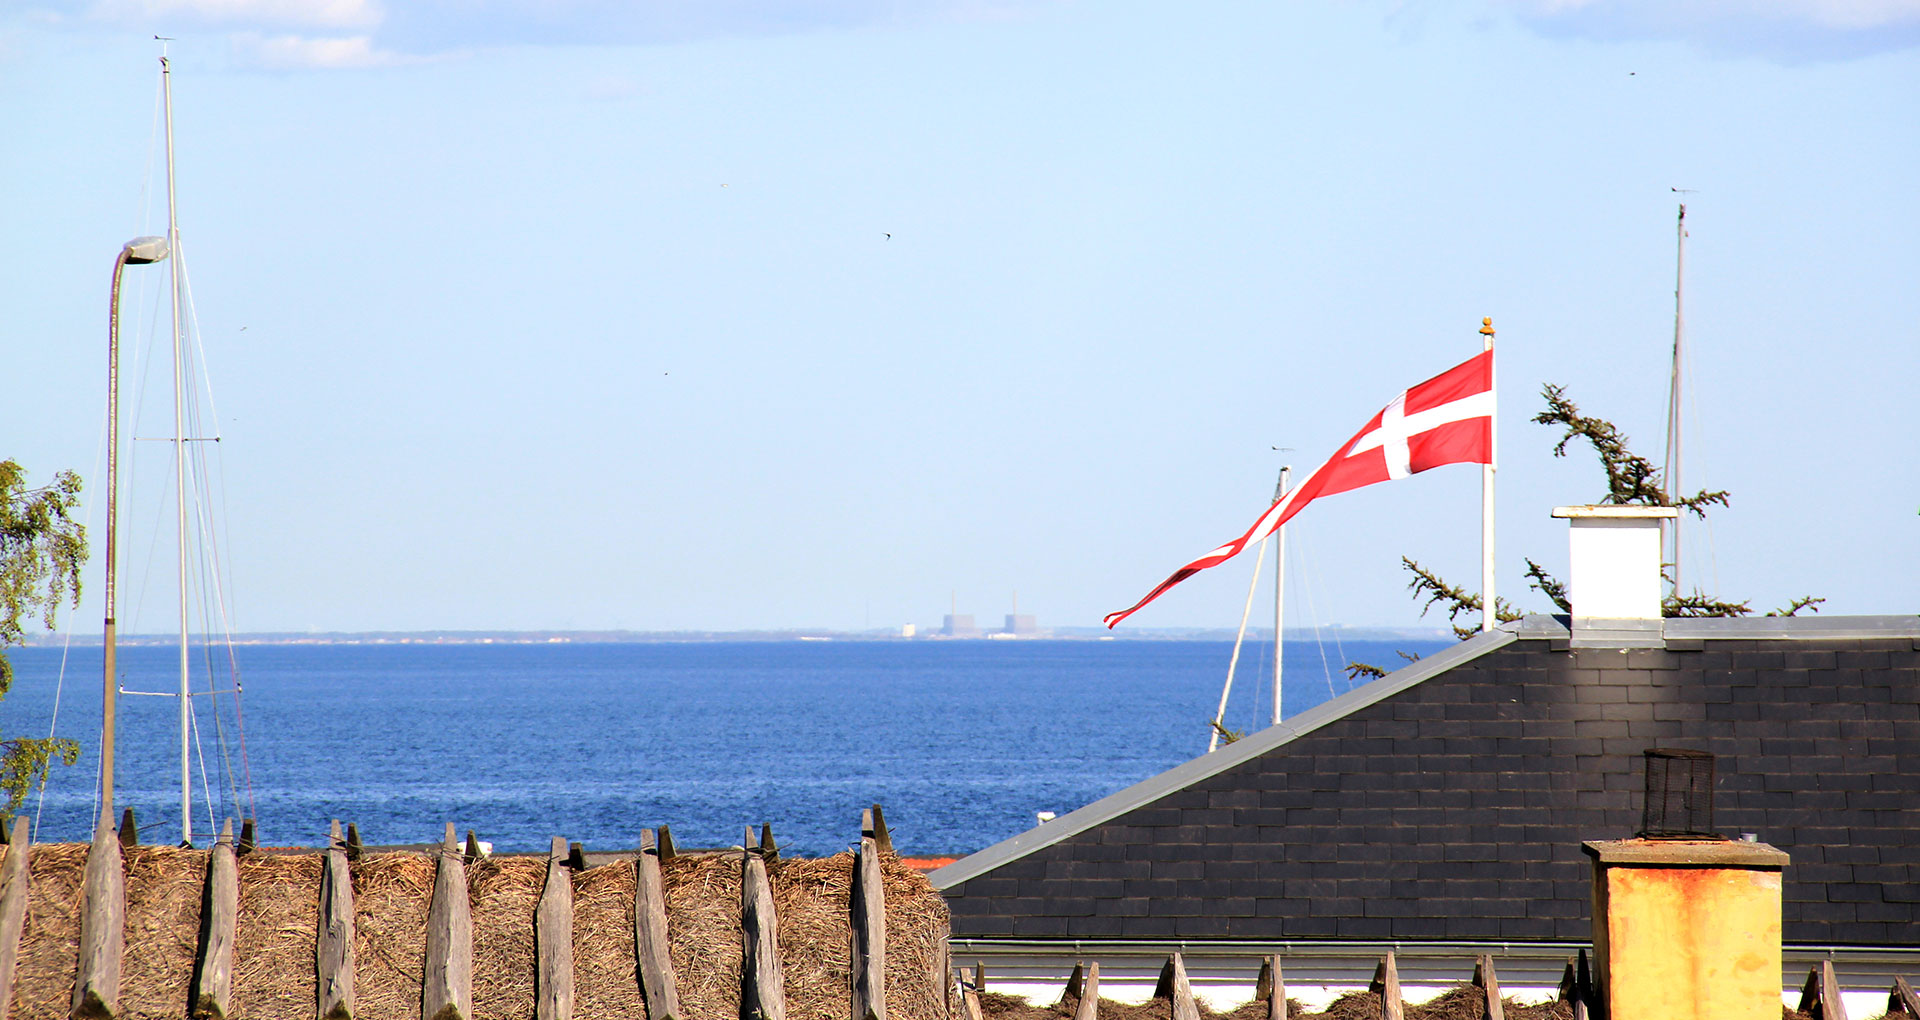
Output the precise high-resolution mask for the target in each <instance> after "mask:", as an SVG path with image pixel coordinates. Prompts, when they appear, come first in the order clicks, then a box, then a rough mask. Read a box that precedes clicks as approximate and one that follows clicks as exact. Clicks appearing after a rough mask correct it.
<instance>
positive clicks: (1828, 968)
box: [1799, 960, 1847, 1020]
mask: <svg viewBox="0 0 1920 1020" xmlns="http://www.w3.org/2000/svg"><path fill="white" fill-rule="evenodd" d="M1799 1008H1800V1012H1802V1013H1805V1014H1807V1015H1808V1016H1811V1017H1813V1020H1847V1004H1846V1003H1845V1002H1844V1001H1842V1000H1841V998H1840V981H1839V979H1838V978H1836V977H1834V974H1833V961H1832V960H1821V961H1820V962H1819V963H1817V964H1815V965H1814V966H1813V967H1812V968H1811V969H1810V970H1808V971H1807V983H1806V985H1805V986H1804V987H1802V988H1801V989H1800V1007H1799Z"/></svg>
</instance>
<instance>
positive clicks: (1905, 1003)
mask: <svg viewBox="0 0 1920 1020" xmlns="http://www.w3.org/2000/svg"><path fill="white" fill-rule="evenodd" d="M1887 1012H1888V1013H1889V1014H1892V1013H1905V1014H1906V1015H1908V1016H1910V1017H1914V1018H1915V1020H1920V996H1915V995H1914V994H1913V986H1912V985H1909V984H1907V979H1906V978H1903V977H1898V976H1896V977H1894V979H1893V988H1892V989H1891V990H1889V991H1888V992H1887ZM0 1020H6V1015H5V1014H3V1013H0Z"/></svg>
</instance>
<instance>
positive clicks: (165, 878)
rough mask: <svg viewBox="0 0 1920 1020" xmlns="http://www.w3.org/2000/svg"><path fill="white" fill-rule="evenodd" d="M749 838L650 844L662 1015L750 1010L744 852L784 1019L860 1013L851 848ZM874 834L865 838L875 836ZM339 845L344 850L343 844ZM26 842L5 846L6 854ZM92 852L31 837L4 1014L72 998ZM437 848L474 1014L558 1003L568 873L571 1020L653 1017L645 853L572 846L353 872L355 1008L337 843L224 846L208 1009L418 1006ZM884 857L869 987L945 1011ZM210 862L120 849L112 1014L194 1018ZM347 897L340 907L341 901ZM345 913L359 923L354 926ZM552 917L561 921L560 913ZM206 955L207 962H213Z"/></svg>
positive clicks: (844, 1017)
mask: <svg viewBox="0 0 1920 1020" xmlns="http://www.w3.org/2000/svg"><path fill="white" fill-rule="evenodd" d="M763 832H764V830H763ZM757 843H758V841H755V844H756V845H755V846H754V847H753V849H752V850H750V851H747V850H735V851H733V852H731V853H720V854H709V853H692V854H689V853H679V854H674V855H673V856H671V857H666V858H665V859H662V855H658V854H656V855H650V856H649V860H650V862H651V864H652V866H653V867H655V868H657V869H658V880H659V883H660V890H661V895H660V900H661V902H662V903H663V904H664V907H665V910H664V914H665V929H666V947H665V948H666V956H667V958H668V959H669V960H670V962H671V968H670V969H667V968H665V967H662V968H661V969H662V976H661V977H660V978H658V980H661V981H665V982H668V983H670V985H671V987H672V989H673V991H674V992H675V993H676V994H677V999H678V1002H677V1007H676V1008H675V1009H674V1010H673V1011H672V1012H671V1014H670V1015H671V1016H673V1017H675V1018H676V1020H739V1017H740V1012H741V977H742V967H741V962H742V949H741V947H742V938H743V932H744V930H745V929H743V926H742V915H743V911H742V901H741V888H742V886H741V877H742V873H743V871H745V870H746V867H747V865H746V864H745V863H744V860H743V859H746V858H750V859H751V861H752V862H753V864H756V865H758V866H759V868H760V869H764V872H765V876H766V883H767V890H768V897H769V901H770V904H771V908H772V909H771V915H772V920H773V929H772V930H771V932H770V934H771V935H772V936H773V938H772V939H771V940H770V941H771V942H773V943H774V944H776V945H777V946H778V968H779V970H780V972H781V973H782V974H783V976H784V987H783V989H782V991H783V995H782V1002H783V1006H784V1009H785V1013H786V1016H787V1018H788V1020H858V1018H854V1017H853V1016H852V1015H851V1011H852V1008H853V1007H852V1002H853V999H852V995H853V988H854V985H853V962H852V949H851V947H852V946H853V945H854V943H855V939H854V933H853V921H852V918H853V909H852V908H853V905H854V895H853V887H854V882H855V874H856V872H855V868H856V860H855V855H854V854H853V853H841V854H836V855H834V856H832V857H827V858H822V859H817V860H809V859H802V858H793V857H776V856H773V855H762V854H761V853H760V850H759V847H758V845H757ZM867 845H868V846H869V847H871V846H872V845H873V844H872V840H871V837H869V838H868V843H867ZM338 846H339V850H338V853H339V855H340V856H341V857H342V858H343V859H344V857H345V856H346V853H347V845H346V842H345V841H342V842H341V843H339V844H338ZM15 850H16V848H14V847H0V854H12V853H13V852H14V851H15ZM87 850H88V848H87V847H86V846H85V845H81V844H41V845H37V846H33V847H32V848H31V852H30V855H29V856H28V862H27V868H26V874H27V879H28V883H27V884H28V887H29V889H30V896H29V898H28V900H27V904H26V910H25V913H24V917H23V924H22V930H21V938H20V941H19V948H18V951H17V963H16V967H15V975H14V982H13V989H12V991H13V994H12V996H11V999H10V1002H9V1005H10V1006H11V1010H10V1015H9V1016H8V1018H7V1020H66V1018H67V1017H68V1016H69V1015H70V1013H71V1011H72V1008H73V992H74V981H75V976H76V973H77V963H78V956H79V953H78V948H79V942H80V929H81V917H82V914H83V910H84V899H85V897H84V890H83V874H84V870H85V866H86V859H87ZM556 853H557V851H556ZM443 854H444V855H445V860H446V862H447V865H446V866H450V867H451V868H452V869H453V871H452V875H453V876H455V879H454V880H455V881H456V882H458V884H459V886H460V889H459V891H460V892H461V893H464V894H465V895H464V898H465V900H466V903H467V907H468V912H469V915H470V921H471V942H472V960H471V993H470V994H471V999H470V1003H469V1004H463V1005H465V1006H466V1008H465V1009H463V1010H462V1011H461V1015H462V1017H463V1020H529V1018H532V1017H535V1016H536V1015H540V1014H542V1013H553V1009H554V1006H555V1005H557V1003H549V1004H547V1005H544V1006H543V1005H542V1004H541V1003H540V1002H539V993H540V990H541V987H542V986H541V984H540V981H539V979H538V976H537V975H538V974H539V970H540V966H541V964H540V961H541V957H542V955H543V954H542V943H541V941H540V940H539V938H537V936H536V933H537V932H538V931H539V930H540V929H539V928H538V926H537V920H536V919H537V916H538V915H539V914H540V912H541V911H540V904H541V901H542V895H543V893H546V892H548V890H549V882H550V881H563V882H565V883H567V888H566V890H565V893H564V895H562V894H561V893H560V892H559V891H557V890H556V891H555V892H554V895H551V896H549V897H548V902H549V911H548V913H549V915H550V918H551V917H555V916H562V914H563V912H560V911H559V910H558V907H557V906H555V904H556V903H557V902H558V901H559V899H566V898H570V899H571V904H572V917H571V925H570V929H571V930H570V936H571V937H570V940H569V941H568V943H567V945H566V948H567V949H568V950H570V952H571V955H572V966H571V977H572V989H571V993H572V994H571V1005H572V1009H571V1013H572V1015H573V1016H577V1017H593V1018H595V1020H602V1018H605V1020H650V1018H649V1009H648V1006H649V1003H648V1001H647V1000H646V998H645V997H644V996H643V992H642V973H641V968H640V965H639V956H638V955H637V954H636V952H635V945H636V940H635V923H636V918H635V911H634V906H635V903H634V901H635V895H634V894H635V888H636V877H637V876H636V870H637V865H636V862H635V861H633V860H620V861H616V862H614V863H611V864H603V865H601V866H599V867H594V868H586V869H577V868H575V867H573V866H572V863H574V862H573V860H572V858H573V856H574V855H572V854H571V853H569V855H568V861H567V862H566V863H565V864H563V865H555V864H552V863H551V862H550V857H549V856H548V855H542V856H538V857H501V856H496V857H491V858H482V859H480V860H477V861H473V862H471V863H469V862H466V861H464V859H463V857H464V855H462V854H461V853H460V852H459V848H457V847H456V848H455V849H453V850H452V851H451V852H449V851H447V850H444V849H442V850H440V851H439V852H438V853H436V854H425V853H412V852H398V853H370V852H369V853H362V854H360V855H359V856H358V859H357V860H354V861H352V862H351V864H350V865H349V866H348V869H347V870H348V872H349V875H350V878H351V889H350V890H349V891H350V893H351V905H352V914H351V921H352V923H351V943H350V944H351V948H352V954H351V959H352V964H351V966H352V971H351V978H352V982H351V983H352V997H351V1000H350V1007H345V1006H343V1004H342V1003H341V1002H340V1001H339V1000H337V999H333V1000H329V999H325V998H323V996H322V995H321V993H320V987H319V984H318V980H317V973H318V971H317V967H318V963H317V961H318V960H319V958H320V952H319V948H320V945H321V941H322V939H321V936H322V926H321V916H322V895H321V892H322V889H321V887H322V873H323V871H324V870H325V868H326V862H327V856H328V854H327V852H325V851H321V852H314V853H302V854H277V853H267V852H261V851H257V850H256V851H255V852H252V853H248V854H243V855H239V856H238V857H237V858H236V859H230V860H231V866H232V868H233V873H232V880H233V881H234V883H235V884H237V886H238V889H237V909H236V910H235V917H236V921H237V923H236V924H235V926H234V929H233V931H232V934H231V938H232V951H231V965H230V976H229V977H228V978H226V979H225V981H224V982H221V981H219V980H216V979H217V977H218V975H217V974H203V975H202V976H201V981H200V985H199V986H198V991H199V992H200V993H202V995H203V997H205V996H206V995H209V994H211V995H212V997H211V998H210V999H208V1000H207V1002H208V1004H209V1005H213V1004H218V1005H219V1006H220V1007H221V1009H222V1011H223V1012H224V1013H225V1014H226V1015H228V1016H232V1017H236V1018H240V1017H244V1018H247V1020H313V1018H314V1017H316V1016H318V1015H321V1014H322V1013H323V1012H324V1011H326V1010H329V1009H332V1010H333V1011H334V1012H333V1016H334V1017H335V1018H336V1020H339V1018H342V1017H344V1016H349V1015H350V1016H351V1017H352V1018H353V1020H423V1016H422V1013H423V1005H424V1003H423V995H424V993H425V992H426V991H427V989H426V986H425V982H424V979H425V977H426V973H427V957H428V942H429V938H428V932H429V914H430V912H431V910H432V907H433V902H434V891H435V872H436V868H437V867H440V866H442V864H441V860H439V859H437V858H439V857H440V856H441V855H443ZM0 860H4V858H0ZM874 862H875V864H876V865H877V872H878V875H877V877H878V882H879V885H880V887H881V894H880V896H878V897H869V900H870V901H871V900H872V899H878V900H879V901H880V902H882V903H884V911H883V915H884V923H885V925H884V945H885V952H884V957H883V958H881V957H879V955H878V954H876V962H881V960H882V959H883V961H884V962H883V964H882V965H883V966H884V982H883V983H882V985H881V989H880V991H881V995H879V996H875V998H876V999H879V1001H881V1002H883V1003H884V1007H883V1008H884V1009H885V1012H886V1017H887V1018H888V1020H947V1009H946V996H945V988H944V976H945V971H946V963H945V956H944V953H945V946H946V939H947V934H948V929H947V912H946V905H945V903H944V901H943V900H942V899H941V898H940V896H939V894H938V893H936V892H934V891H933V889H932V887H931V886H930V885H929V884H928V883H927V881H926V879H925V878H924V877H923V876H922V875H920V874H919V873H917V872H915V871H913V870H912V869H909V868H907V867H906V866H905V865H903V864H901V863H900V861H899V859H898V858H897V857H895V856H894V855H893V854H892V853H891V852H888V851H885V850H881V851H879V852H877V853H874ZM210 863H211V855H210V854H209V852H208V851H205V850H191V849H181V848H176V847H165V846H133V847H127V848H125V850H124V858H123V864H122V867H123V871H124V877H125V890H126V912H125V920H124V928H123V932H124V946H125V954H124V961H123V967H122V972H121V977H120V988H119V1007H120V1008H119V1010H118V1011H117V1013H116V1016H117V1017H120V1018H128V1020H162V1018H167V1020H184V1018H187V1017H189V1015H190V1005H191V1002H190V1000H192V999H193V997H194V996H195V994H196V984H195V973H196V963H197V960H198V959H199V957H201V956H202V955H204V954H205V953H206V950H205V949H204V948H203V943H204V940H205V939H206V938H207V935H206V933H207V931H208V930H209V929H208V925H209V924H210V915H211V913H212V912H211V911H208V910H206V909H204V907H203V903H205V902H206V896H207V890H208V889H209V888H210V885H211V884H210V882H209V866H210ZM223 867H224V866H223ZM459 878H464V882H459V881H458V880H459ZM219 881H220V882H225V881H227V879H225V878H221V879H220V880H219ZM556 897H557V898H558V899H556ZM340 902H341V904H342V905H343V906H344V905H345V903H346V902H347V900H346V899H345V898H344V897H342V898H341V899H340ZM340 927H341V929H342V930H341V934H342V935H345V934H347V932H346V930H345V929H346V926H345V925H344V924H343V925H341V926H340ZM549 929H550V930H564V929H558V928H555V927H554V922H553V921H552V920H549ZM875 941H878V939H875ZM549 948H550V949H553V950H555V951H554V952H550V953H548V954H547V955H549V956H552V957H556V958H560V957H564V956H565V955H566V954H564V953H559V952H557V947H555V946H550V947H549ZM337 955H338V956H344V955H345V954H337ZM210 959H211V958H210ZM200 966H201V969H202V970H206V965H205V964H204V963H202V964H200ZM549 966H552V964H551V963H550V964H549ZM553 987H554V988H556V989H559V988H561V987H563V983H560V982H556V983H555V984H554V985H553ZM216 990H217V993H216ZM662 1004H664V1003H662ZM203 1015H204V1014H203ZM553 1015H556V1016H557V1015H558V1014H557V1013H555V1014H553ZM652 1020H663V1018H662V1017H657V1016H656V1017H654V1018H652Z"/></svg>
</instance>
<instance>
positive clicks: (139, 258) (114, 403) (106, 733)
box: [100, 237, 169, 819]
mask: <svg viewBox="0 0 1920 1020" xmlns="http://www.w3.org/2000/svg"><path fill="white" fill-rule="evenodd" d="M168 253H169V250H168V247H167V239H166V238H164V237H136V238H134V239H133V240H131V241H128V242H127V243H126V246H125V247H123V248H121V249H120V253H119V254H118V255H115V256H114V258H113V295H112V298H111V307H110V308H109V309H108V311H107V622H106V633H105V635H104V644H105V653H104V655H103V658H104V659H105V663H104V665H105V668H106V683H105V689H104V691H103V692H102V695H101V698H102V700H101V702H100V814H101V817H102V818H106V819H111V818H112V817H113V715H114V711H113V710H114V703H115V702H116V701H117V700H118V697H117V695H118V694H119V688H120V684H119V681H118V680H117V679H116V678H115V676H114V661H113V650H114V649H113V609H114V601H113V581H114V574H115V573H116V572H117V571H116V566H117V563H118V560H117V559H116V556H115V549H114V538H115V532H116V531H118V530H119V529H118V528H117V527H116V525H117V524H118V523H119V519H120V515H119V513H118V512H117V504H118V500H119V494H120V271H121V270H122V269H124V268H125V267H127V266H144V265H147V264H149V263H153V262H159V261H161V260H162V259H165V258H166V257H167V255H168Z"/></svg>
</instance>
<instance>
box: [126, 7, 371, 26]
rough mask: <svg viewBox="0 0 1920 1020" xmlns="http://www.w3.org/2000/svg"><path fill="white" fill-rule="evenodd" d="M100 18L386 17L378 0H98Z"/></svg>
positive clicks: (337, 22)
mask: <svg viewBox="0 0 1920 1020" xmlns="http://www.w3.org/2000/svg"><path fill="white" fill-rule="evenodd" d="M88 13H89V14H90V15H91V16H92V17H94V18H96V19H99V20H103V21H114V22H129V21H131V22H140V23H143V24H151V23H155V22H165V21H168V20H173V19H182V20H188V21H194V22H199V23H203V24H212V25H244V26H248V27H262V26H269V25H280V26H293V27H301V28H323V29H355V28H362V29H370V28H374V27H376V26H378V25H379V24H380V23H381V22H382V21H384V20H386V11H385V10H384V9H383V8H382V7H381V6H380V3H379V0H97V2H96V3H94V5H93V6H92V8H91V9H90V10H89V12H88Z"/></svg>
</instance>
